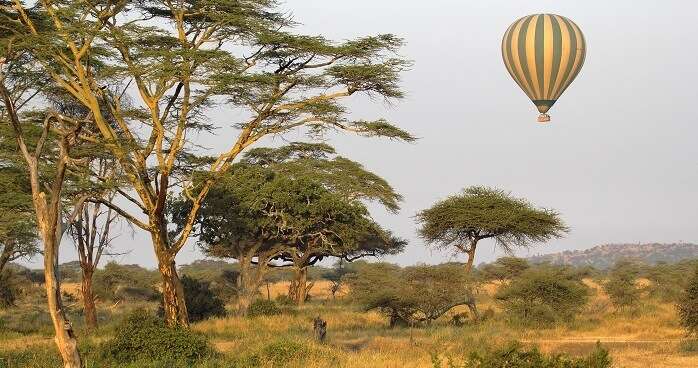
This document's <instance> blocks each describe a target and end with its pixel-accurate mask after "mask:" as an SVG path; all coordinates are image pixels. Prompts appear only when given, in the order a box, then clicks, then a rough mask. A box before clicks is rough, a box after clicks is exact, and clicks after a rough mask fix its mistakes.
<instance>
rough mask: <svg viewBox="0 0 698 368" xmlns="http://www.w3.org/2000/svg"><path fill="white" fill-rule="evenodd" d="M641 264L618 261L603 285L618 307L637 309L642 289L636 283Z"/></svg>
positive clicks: (612, 301)
mask: <svg viewBox="0 0 698 368" xmlns="http://www.w3.org/2000/svg"><path fill="white" fill-rule="evenodd" d="M639 273H640V270H639V266H638V265H636V264H634V263H632V262H630V261H618V262H617V263H616V265H615V266H614V267H613V269H612V270H611V273H610V276H609V279H608V282H606V283H605V284H604V286H603V288H604V291H605V292H606V294H608V297H609V299H611V303H613V305H614V306H615V307H616V308H618V309H636V308H637V307H638V305H639V303H640V293H641V290H640V289H639V288H638V287H637V286H636V285H635V279H636V278H637V277H638V275H639Z"/></svg>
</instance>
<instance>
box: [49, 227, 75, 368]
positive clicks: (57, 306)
mask: <svg viewBox="0 0 698 368" xmlns="http://www.w3.org/2000/svg"><path fill="white" fill-rule="evenodd" d="M39 221H40V222H41V220H39ZM40 227H42V228H46V227H48V228H50V229H52V230H53V231H52V230H44V231H42V238H43V239H42V240H43V241H44V279H45V282H46V285H45V286H46V299H47V302H48V312H49V314H50V315H51V321H52V322H53V328H54V330H55V332H56V337H55V342H56V346H57V347H58V351H59V353H60V354H61V358H63V364H64V367H65V368H81V367H82V362H81V360H80V353H79V352H78V342H77V340H76V339H75V333H74V332H73V327H72V325H71V324H70V321H69V320H68V318H67V317H66V315H65V311H64V310H63V302H62V300H61V287H60V281H59V280H58V278H57V275H56V268H57V264H58V239H57V236H56V232H55V226H49V224H43V226H41V225H40ZM47 233H49V234H47Z"/></svg>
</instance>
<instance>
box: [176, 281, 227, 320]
mask: <svg viewBox="0 0 698 368" xmlns="http://www.w3.org/2000/svg"><path fill="white" fill-rule="evenodd" d="M182 285H183V286H184V298H185V302H186V304H187V311H188V312H189V320H190V321H200V320H204V319H208V318H210V317H224V316H225V303H223V300H221V299H220V298H219V297H218V296H217V295H216V294H214V293H213V291H212V290H211V288H210V283H209V282H206V281H199V280H197V279H194V278H191V277H188V276H184V277H183V278H182Z"/></svg>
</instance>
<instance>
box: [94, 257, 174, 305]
mask: <svg viewBox="0 0 698 368" xmlns="http://www.w3.org/2000/svg"><path fill="white" fill-rule="evenodd" d="M93 281H94V290H95V293H96V295H97V297H98V298H100V299H101V300H112V301H116V300H128V301H155V300H157V299H159V297H160V294H159V293H158V292H157V290H156V289H155V287H154V285H156V284H157V283H159V282H160V276H159V275H158V273H157V272H156V271H151V270H147V269H145V268H143V267H140V266H138V265H120V264H117V263H115V262H109V263H107V264H106V265H105V266H104V269H98V270H97V271H96V272H95V274H94V280H93Z"/></svg>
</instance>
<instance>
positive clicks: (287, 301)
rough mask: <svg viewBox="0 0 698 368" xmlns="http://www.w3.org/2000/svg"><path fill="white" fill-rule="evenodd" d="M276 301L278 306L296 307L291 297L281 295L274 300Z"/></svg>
mask: <svg viewBox="0 0 698 368" xmlns="http://www.w3.org/2000/svg"><path fill="white" fill-rule="evenodd" d="M274 301H276V304H278V305H283V306H292V305H296V303H295V302H294V301H293V299H291V297H290V296H288V295H286V294H279V295H277V296H276V298H274Z"/></svg>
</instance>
